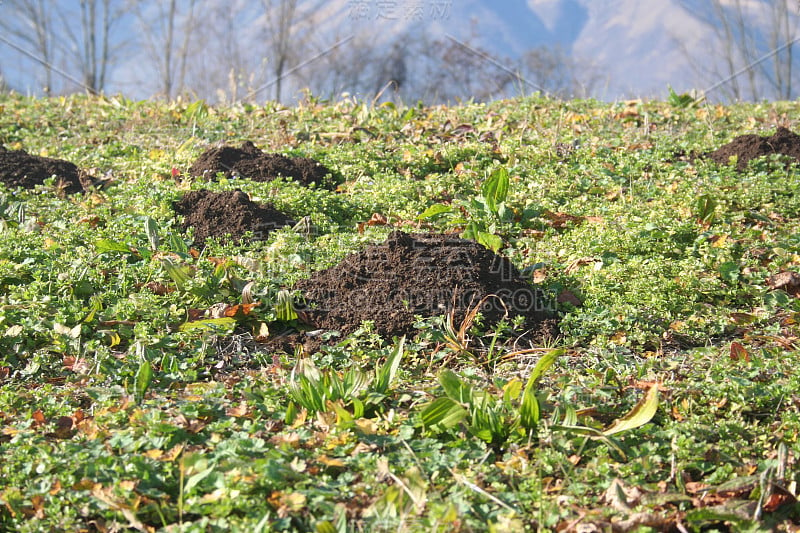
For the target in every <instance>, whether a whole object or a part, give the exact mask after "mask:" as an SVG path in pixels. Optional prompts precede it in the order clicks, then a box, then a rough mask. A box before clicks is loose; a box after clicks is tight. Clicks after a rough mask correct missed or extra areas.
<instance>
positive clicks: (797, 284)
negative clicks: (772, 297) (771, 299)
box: [767, 271, 800, 296]
mask: <svg viewBox="0 0 800 533" xmlns="http://www.w3.org/2000/svg"><path fill="white" fill-rule="evenodd" d="M767 286H768V287H769V288H770V289H772V290H778V289H780V290H782V291H784V292H785V293H787V294H790V295H792V296H800V274H798V273H797V272H791V271H790V272H780V273H778V274H774V275H772V276H770V277H769V278H767Z"/></svg>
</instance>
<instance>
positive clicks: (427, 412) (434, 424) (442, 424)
mask: <svg viewBox="0 0 800 533" xmlns="http://www.w3.org/2000/svg"><path fill="white" fill-rule="evenodd" d="M466 416H467V410H466V409H464V408H463V407H461V405H460V404H459V403H458V402H456V401H454V400H452V399H451V398H448V397H446V396H443V397H441V398H436V399H435V400H433V401H432V402H431V403H429V404H428V405H427V406H425V408H424V409H423V410H422V413H421V414H420V418H421V419H422V424H423V426H424V427H425V428H426V429H428V430H429V431H433V432H435V433H438V432H441V431H444V430H446V429H450V428H452V427H455V426H457V425H458V424H459V423H460V422H461V421H462V420H464V418H466Z"/></svg>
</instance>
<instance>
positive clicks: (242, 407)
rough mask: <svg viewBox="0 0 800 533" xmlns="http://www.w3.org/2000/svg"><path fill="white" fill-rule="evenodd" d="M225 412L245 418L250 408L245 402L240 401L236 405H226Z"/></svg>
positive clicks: (235, 416) (248, 414)
mask: <svg viewBox="0 0 800 533" xmlns="http://www.w3.org/2000/svg"><path fill="white" fill-rule="evenodd" d="M225 414H226V415H228V416H232V417H234V418H245V417H249V416H250V410H249V409H248V407H247V403H246V402H241V403H240V404H239V405H237V406H236V407H228V408H227V409H226V410H225Z"/></svg>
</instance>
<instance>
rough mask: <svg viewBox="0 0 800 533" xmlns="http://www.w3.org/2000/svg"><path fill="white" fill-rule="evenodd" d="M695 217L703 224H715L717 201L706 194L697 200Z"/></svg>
mask: <svg viewBox="0 0 800 533" xmlns="http://www.w3.org/2000/svg"><path fill="white" fill-rule="evenodd" d="M694 207H695V217H697V220H698V221H699V222H701V223H703V224H708V225H710V224H711V223H713V222H714V218H715V213H716V210H717V199H716V198H714V197H713V196H712V195H710V194H704V195H702V196H700V197H698V198H697V200H695V204H694Z"/></svg>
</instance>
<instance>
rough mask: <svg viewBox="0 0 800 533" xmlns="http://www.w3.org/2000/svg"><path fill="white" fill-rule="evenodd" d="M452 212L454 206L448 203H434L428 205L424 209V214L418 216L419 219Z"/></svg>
mask: <svg viewBox="0 0 800 533" xmlns="http://www.w3.org/2000/svg"><path fill="white" fill-rule="evenodd" d="M452 212H453V208H452V207H450V206H448V205H444V204H433V205H432V206H430V207H428V208H427V209H426V210H425V211H423V212H422V214H421V215H419V216H418V217H417V220H423V219H426V218H434V217H438V216H439V215H443V214H444V213H452Z"/></svg>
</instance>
